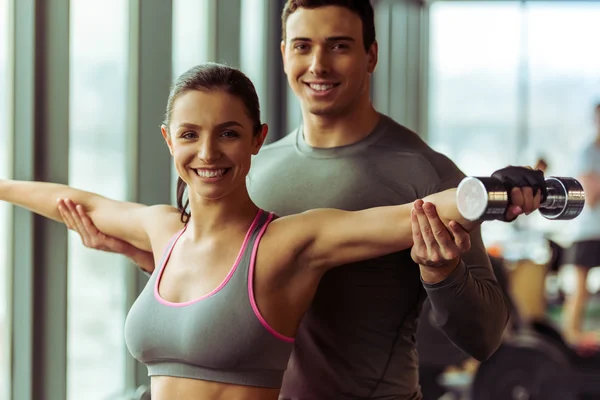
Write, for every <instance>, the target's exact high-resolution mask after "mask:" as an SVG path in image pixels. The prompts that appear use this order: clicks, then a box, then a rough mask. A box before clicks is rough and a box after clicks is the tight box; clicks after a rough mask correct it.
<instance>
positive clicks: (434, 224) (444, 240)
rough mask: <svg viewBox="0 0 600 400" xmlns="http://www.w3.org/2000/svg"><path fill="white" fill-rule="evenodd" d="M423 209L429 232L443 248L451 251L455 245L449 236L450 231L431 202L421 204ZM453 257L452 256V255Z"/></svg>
mask: <svg viewBox="0 0 600 400" xmlns="http://www.w3.org/2000/svg"><path fill="white" fill-rule="evenodd" d="M423 210H424V211H425V215H426V216H427V222H428V224H429V226H430V227H431V232H432V233H433V237H434V239H435V241H436V243H437V244H438V245H439V246H440V247H441V248H442V249H443V250H444V251H450V252H452V251H453V250H454V249H455V248H456V246H455V245H454V241H453V240H452V238H451V237H450V233H449V232H448V229H446V225H444V223H443V222H442V220H441V219H440V217H439V215H438V213H437V210H436V209H435V206H434V205H433V204H431V203H426V204H424V205H423ZM452 258H453V257H452Z"/></svg>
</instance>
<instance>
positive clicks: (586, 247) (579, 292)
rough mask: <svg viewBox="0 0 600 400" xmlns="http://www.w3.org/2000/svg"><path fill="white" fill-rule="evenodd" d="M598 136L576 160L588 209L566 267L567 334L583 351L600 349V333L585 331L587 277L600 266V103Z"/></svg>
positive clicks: (598, 108)
mask: <svg viewBox="0 0 600 400" xmlns="http://www.w3.org/2000/svg"><path fill="white" fill-rule="evenodd" d="M594 120H595V121H594V122H595V135H594V137H593V140H591V141H590V142H589V143H587V144H586V145H585V146H584V147H583V148H582V149H581V150H580V151H579V153H578V154H577V155H576V156H575V157H574V162H575V171H574V174H573V175H574V176H575V177H576V178H577V179H579V181H580V182H581V184H582V186H583V188H584V191H585V207H584V208H583V211H582V213H581V215H580V216H579V217H577V219H575V221H573V227H574V228H575V229H574V236H573V244H572V246H571V247H570V248H569V249H568V251H567V252H566V254H565V264H572V265H574V266H575V288H574V291H573V293H571V294H570V295H569V296H567V299H566V302H565V307H564V311H563V315H564V331H565V337H566V339H567V341H568V342H570V343H571V344H573V345H574V346H576V347H578V348H581V349H582V350H584V351H589V350H592V351H598V350H600V333H599V332H587V333H586V332H584V329H583V325H584V315H585V309H586V306H587V304H588V300H589V297H590V293H589V291H588V288H587V278H588V274H589V271H590V269H591V268H594V267H597V266H600V103H599V104H597V105H596V107H595V109H594Z"/></svg>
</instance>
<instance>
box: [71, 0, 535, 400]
mask: <svg viewBox="0 0 600 400" xmlns="http://www.w3.org/2000/svg"><path fill="white" fill-rule="evenodd" d="M282 33H283V40H282V43H281V52H282V57H283V61H284V68H285V72H286V75H287V77H288V82H289V84H290V86H291V88H292V89H293V90H294V92H295V94H296V95H297V96H298V98H299V100H300V103H301V106H302V116H303V124H302V126H300V127H299V128H298V129H296V130H294V131H293V132H291V133H290V134H289V135H287V136H286V137H285V138H283V139H281V140H279V141H278V142H276V143H273V144H271V145H268V146H265V147H263V149H262V150H261V151H260V153H259V154H258V155H257V156H256V157H255V159H254V160H253V165H252V170H251V172H250V175H249V179H248V187H249V190H250V194H251V196H252V198H253V200H254V201H255V202H256V203H257V204H258V205H259V206H260V207H262V208H264V209H267V210H270V211H273V212H275V213H277V214H278V215H281V216H283V215H287V214H290V213H297V212H303V211H306V210H309V209H312V208H316V207H334V208H341V209H346V210H357V209H364V208H368V207H373V206H379V205H389V204H400V203H407V202H412V201H414V200H416V199H418V198H422V197H424V196H426V195H427V194H429V193H434V192H438V191H441V190H443V189H446V188H448V187H455V186H456V185H457V184H458V182H459V181H460V180H461V179H462V178H463V174H462V173H461V172H460V171H459V169H458V168H457V167H456V166H455V165H454V164H453V163H452V162H451V161H450V160H449V159H448V158H446V157H445V156H443V155H441V154H439V153H436V152H435V151H433V150H432V149H431V148H430V147H428V146H427V145H426V144H425V143H424V142H423V141H422V140H421V139H420V138H419V137H418V136H417V135H416V134H415V133H413V132H411V131H409V130H408V129H406V128H405V127H403V126H401V125H399V124H397V123H396V122H394V121H393V120H391V119H390V118H389V117H387V116H385V115H382V114H380V113H378V112H377V111H376V110H375V109H374V107H373V105H372V103H371V100H370V98H369V92H370V88H369V85H370V76H371V74H372V73H373V71H374V70H375V67H376V65H377V52H378V48H377V42H376V41H375V28H374V17H373V8H372V6H371V5H370V3H369V2H368V1H365V0H288V2H287V3H286V5H285V8H284V11H283V14H282ZM527 189H528V190H529V191H528V192H527ZM532 193H533V192H532V190H531V189H530V188H524V189H523V191H522V194H523V196H522V197H521V202H520V203H518V202H516V201H515V199H516V198H517V196H514V195H513V196H512V199H513V202H514V203H515V204H518V205H520V206H521V207H516V208H514V209H513V211H511V213H512V215H511V216H508V215H507V217H508V218H509V219H510V218H512V217H516V216H517V215H519V214H521V213H523V212H525V213H529V212H530V211H532V210H533V209H535V208H536V206H535V205H534V203H535V202H536V200H535V199H534V197H533V194H532ZM536 198H537V203H535V204H537V205H539V196H536ZM80 217H81V218H80V219H79V221H80V223H82V224H85V223H86V222H85V215H84V214H82V215H81V216H80ZM87 224H88V225H87V227H86V226H84V225H81V226H80V227H72V228H76V229H77V230H78V231H79V232H80V233H82V237H83V239H84V243H85V244H86V245H87V246H88V247H94V248H97V247H99V246H108V249H109V250H114V249H115V248H116V247H118V248H119V249H118V250H117V251H118V252H120V253H123V254H128V255H129V256H130V257H138V260H141V261H143V262H147V267H146V268H147V269H148V270H149V271H151V270H153V268H154V265H153V263H152V262H151V261H149V260H143V257H144V256H142V255H138V254H137V250H135V249H133V248H131V247H130V246H129V245H127V244H125V243H119V242H115V241H114V239H112V238H108V237H102V236H98V235H101V234H100V233H99V232H97V231H96V230H95V228H94V227H93V226H91V225H89V221H87ZM86 229H87V230H86ZM356 229H361V227H360V226H357V227H356ZM86 232H88V233H86ZM97 238H99V240H96V239H97ZM86 242H87V243H86ZM471 243H472V248H471V250H470V251H469V252H468V253H466V254H464V255H463V257H462V258H453V259H450V260H441V261H440V260H437V261H438V262H433V261H435V260H431V258H432V256H431V254H433V253H431V252H430V251H429V250H433V252H434V253H435V251H436V250H437V251H438V252H439V250H440V249H442V250H443V244H440V243H437V242H435V241H433V242H428V243H423V242H422V240H421V242H420V243H419V245H417V241H415V246H414V247H413V249H412V254H411V251H405V252H401V253H397V254H392V255H389V256H386V257H381V258H378V259H374V260H369V261H366V262H361V263H356V264H354V265H351V266H345V267H343V268H338V269H336V270H333V271H331V272H330V273H328V274H327V275H326V276H325V277H324V278H323V279H322V282H321V285H320V287H319V289H318V291H317V293H316V296H315V299H314V302H313V305H312V306H311V308H310V309H309V311H308V312H307V314H306V316H305V318H304V320H303V322H302V324H301V326H300V327H299V331H298V334H297V337H296V341H295V350H294V352H293V354H292V357H291V360H290V363H289V366H288V370H287V372H286V375H285V377H284V385H283V388H282V391H281V399H286V400H287V399H294V400H297V399H298V400H299V399H336V400H343V399H356V398H372V399H420V398H421V394H420V390H419V383H418V372H417V371H418V357H417V352H416V343H415V331H416V328H417V319H418V316H419V312H420V309H421V305H422V303H423V301H424V299H425V298H426V297H427V296H429V298H430V301H431V304H432V318H433V319H434V320H435V324H436V325H437V326H439V327H440V328H441V329H442V330H443V332H444V333H445V334H446V335H447V336H448V337H449V338H450V339H451V340H452V341H453V342H454V343H455V344H456V345H457V346H459V347H460V348H461V349H463V350H464V351H465V352H466V353H468V354H470V355H471V356H473V357H475V358H476V359H478V360H484V359H486V358H488V357H489V356H490V355H491V354H493V352H494V351H495V350H496V349H497V348H498V346H499V345H500V341H501V337H502V333H503V329H504V327H505V325H506V323H507V319H508V310H507V305H506V303H505V299H504V297H503V295H502V292H501V290H500V288H499V286H498V283H497V281H496V279H495V278H494V274H493V272H492V269H491V266H490V261H489V258H488V256H487V254H486V252H485V249H484V247H483V243H482V240H481V236H480V232H479V230H475V231H473V232H472V235H471ZM423 249H425V252H424V253H421V251H422V250H423ZM139 257H142V258H141V259H140V258H139ZM411 258H412V259H411ZM413 260H415V261H416V262H418V263H419V265H418V264H416V263H415V261H413ZM141 265H144V264H141Z"/></svg>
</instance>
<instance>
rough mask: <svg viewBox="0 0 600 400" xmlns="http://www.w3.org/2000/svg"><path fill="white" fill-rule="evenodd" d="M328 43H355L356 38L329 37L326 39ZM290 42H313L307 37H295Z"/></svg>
mask: <svg viewBox="0 0 600 400" xmlns="http://www.w3.org/2000/svg"><path fill="white" fill-rule="evenodd" d="M325 41H327V42H354V41H355V40H354V38H353V37H351V36H329V37H326V38H325ZM290 42H312V39H311V38H307V37H295V38H292V39H291V40H290Z"/></svg>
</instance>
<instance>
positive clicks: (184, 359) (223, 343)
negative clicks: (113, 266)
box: [125, 210, 294, 388]
mask: <svg viewBox="0 0 600 400" xmlns="http://www.w3.org/2000/svg"><path fill="white" fill-rule="evenodd" d="M273 217H274V216H273V214H271V213H268V212H265V211H263V210H259V212H258V213H257V215H256V217H255V219H254V221H253V223H252V225H251V226H250V228H249V230H248V232H247V234H246V238H245V240H244V243H243V245H242V248H241V249H240V252H239V254H238V257H237V260H236V262H235V263H234V265H233V266H232V268H231V270H230V271H229V274H228V275H227V276H226V277H225V279H224V280H223V282H222V283H221V284H220V285H219V286H218V287H217V288H216V289H214V290H213V291H212V292H210V293H208V294H207V295H205V296H202V297H200V298H198V299H196V300H192V301H188V302H185V303H171V302H168V301H166V300H164V299H162V298H161V297H160V295H159V293H158V283H159V282H160V279H161V276H162V273H163V271H164V269H165V265H166V264H167V261H168V260H169V256H170V254H171V252H172V250H173V247H174V246H175V245H176V243H177V240H178V239H179V237H180V236H181V235H182V234H183V232H184V231H185V229H186V228H183V229H182V230H181V232H179V233H178V234H177V235H175V236H174V238H173V239H172V240H171V242H170V243H169V245H168V246H167V248H166V251H165V255H164V256H163V260H162V261H161V264H160V267H159V268H156V269H155V270H154V273H153V274H152V275H151V277H150V279H149V281H148V283H147V284H146V287H145V288H144V290H143V291H142V293H141V294H140V295H139V297H138V298H137V300H136V301H135V303H134V304H133V306H132V307H131V310H130V311H129V314H128V315H127V319H126V321H125V341H126V343H127V347H128V348H129V351H130V352H131V354H132V355H133V357H135V358H136V359H137V360H138V361H140V362H142V363H144V364H145V365H146V366H147V367H148V375H149V376H154V375H168V376H176V377H184V378H191V379H201V380H209V381H217V382H224V383H232V384H239V385H249V386H259V387H267V388H279V387H281V382H282V379H283V373H284V371H285V369H286V367H287V363H288V359H289V357H290V354H291V351H292V346H293V342H294V339H293V338H290V337H286V336H283V335H281V334H279V333H277V332H275V331H274V330H273V329H272V328H271V327H270V326H269V324H268V323H267V322H266V321H265V319H264V318H263V317H262V316H261V314H260V311H259V309H258V307H257V305H256V301H255V299H254V290H253V276H254V268H255V260H256V252H257V248H258V244H259V242H260V239H261V237H262V235H263V234H264V232H265V230H266V229H267V226H268V224H269V223H270V222H271V220H272V219H273Z"/></svg>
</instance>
